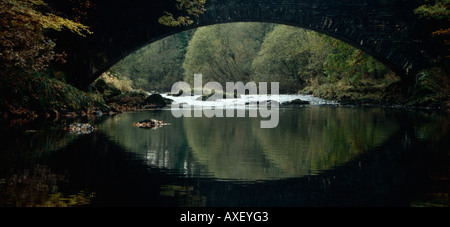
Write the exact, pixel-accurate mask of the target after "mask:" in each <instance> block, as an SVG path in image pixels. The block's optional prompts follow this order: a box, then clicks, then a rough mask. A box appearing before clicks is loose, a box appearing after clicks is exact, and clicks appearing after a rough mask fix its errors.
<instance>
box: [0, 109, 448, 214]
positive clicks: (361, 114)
mask: <svg viewBox="0 0 450 227" xmlns="http://www.w3.org/2000/svg"><path fill="white" fill-rule="evenodd" d="M151 118H154V119H158V120H162V121H164V122H169V123H171V125H168V126H164V127H161V128H158V129H156V130H148V129H142V128H136V127H133V125H132V123H133V122H136V121H140V120H145V119H151ZM448 122H449V121H448V115H445V114H437V113H418V112H409V111H404V110H395V109H379V108H344V107H334V106H310V107H302V108H296V109H280V124H279V125H278V127H277V128H274V129H260V128H259V119H258V118H254V119H252V118H211V119H209V118H174V117H173V116H172V115H171V112H170V110H161V111H145V112H136V113H124V114H120V115H117V116H114V117H109V118H106V119H100V120H99V121H98V122H91V123H93V124H95V125H96V128H97V130H96V131H94V132H93V133H91V134H87V135H66V134H64V133H56V131H55V130H58V127H60V126H57V127H56V129H55V128H52V127H48V125H44V126H43V127H45V128H47V130H46V131H48V132H49V133H33V134H32V135H28V136H26V135H25V136H22V137H17V136H18V135H19V134H20V133H24V132H23V130H21V129H20V130H14V129H10V131H8V132H7V133H3V132H2V135H3V137H5V138H9V137H8V135H9V136H12V137H17V138H22V139H19V140H20V141H17V140H13V139H8V140H5V142H4V144H3V145H4V147H5V150H4V151H2V153H1V154H2V165H1V168H0V193H1V195H2V196H1V198H2V199H1V200H0V205H2V206H14V204H15V205H18V204H19V205H20V204H22V205H24V204H28V205H34V206H36V205H42V204H48V205H51V204H53V205H55V204H66V203H61V201H68V199H67V198H83V203H78V205H85V206H86V205H88V206H412V205H414V206H415V205H441V206H442V205H444V206H448V205H449V203H448V200H447V199H445V198H446V197H445V196H444V197H442V196H441V195H447V194H448V185H449V184H448V183H449V182H448V180H447V178H446V176H448V164H449V163H448V160H449V159H448V146H447V144H446V139H447V138H448V136H449V132H450V130H448V129H449V126H450V125H448ZM11 130H12V131H11ZM37 131H39V130H37ZM51 131H55V132H54V133H51ZM12 132H16V133H12ZM59 132H61V131H60V130H59ZM30 137H31V139H30V140H28V139H27V138H30ZM37 137H39V138H41V139H40V140H36V138H37ZM58 138H60V139H62V140H61V141H62V143H59V142H58V140H59V139H58ZM36 141H39V142H38V143H37V142H36ZM18 143H20V144H21V145H19V144H18ZM31 143H32V144H31ZM26 144H29V145H26ZM45 147H49V148H51V149H50V150H48V151H46V150H47V149H46V148H45ZM22 148H23V149H22ZM33 151H35V152H33ZM30 154H34V155H30ZM24 157H26V158H24ZM19 160H20V161H19ZM36 164H37V165H38V167H39V166H40V167H39V168H37V170H36V168H33V166H36ZM33 169H35V170H33ZM41 170H45V171H44V172H45V174H44V173H43V171H41ZM33 172H36V173H37V174H41V175H39V176H43V175H42V174H44V175H45V176H47V177H46V178H42V177H39V179H47V180H46V181H43V182H41V183H42V184H45V185H48V186H49V188H51V189H52V190H50V191H46V192H45V193H43V192H42V191H36V190H34V189H33V188H34V187H33V186H32V185H34V183H33V182H35V183H36V181H30V182H22V183H21V184H15V185H13V186H14V187H12V186H9V184H8V185H7V184H5V183H3V182H16V181H17V180H16V181H14V180H13V179H18V178H17V176H22V175H23V174H25V173H28V175H33V174H32V173H33ZM22 173H23V174H22ZM34 175H36V174H34ZM23 176H25V175H23ZM30 179H38V178H30ZM11 180H13V181H11ZM16 183H17V182H16ZM42 184H41V185H42ZM28 189H29V190H28ZM46 190H47V189H46ZM41 192H42V193H41ZM74 195H76V196H75V197H74ZM19 198H28V199H27V200H26V201H25V200H19ZM30 198H34V199H37V200H30ZM58 198H59V200H58ZM54 200H55V201H54ZM17 201H20V203H18V202H17ZM33 201H34V202H33ZM36 201H37V202H36ZM43 201H47V202H45V203H44V202H43ZM57 202H59V203H57ZM74 204H75V205H77V203H74Z"/></svg>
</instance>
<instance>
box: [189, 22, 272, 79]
mask: <svg viewBox="0 0 450 227" xmlns="http://www.w3.org/2000/svg"><path fill="white" fill-rule="evenodd" d="M271 29H272V25H270V24H264V23H233V24H219V25H212V26H208V27H202V28H199V29H197V31H196V32H195V34H194V36H193V37H192V39H191V41H190V42H189V46H188V48H187V52H186V56H185V60H184V63H183V69H184V74H185V77H184V79H185V81H187V82H189V83H191V84H192V83H193V77H194V74H196V73H201V74H202V75H203V80H204V81H217V82H219V83H221V84H225V82H229V81H242V82H246V81H248V80H249V78H250V74H251V71H252V68H251V65H252V62H253V59H254V58H255V56H256V55H257V53H258V51H259V48H260V46H261V44H262V42H263V40H264V37H265V34H266V33H267V32H269V31H270V30H271Z"/></svg>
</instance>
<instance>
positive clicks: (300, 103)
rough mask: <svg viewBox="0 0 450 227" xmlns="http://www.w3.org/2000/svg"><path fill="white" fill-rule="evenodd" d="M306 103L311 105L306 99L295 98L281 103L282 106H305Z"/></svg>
mask: <svg viewBox="0 0 450 227" xmlns="http://www.w3.org/2000/svg"><path fill="white" fill-rule="evenodd" d="M304 105H309V101H304V100H301V99H294V100H292V101H289V102H284V103H282V104H281V106H283V107H286V106H304Z"/></svg>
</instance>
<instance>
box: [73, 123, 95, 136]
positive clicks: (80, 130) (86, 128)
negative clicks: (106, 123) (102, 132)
mask: <svg viewBox="0 0 450 227" xmlns="http://www.w3.org/2000/svg"><path fill="white" fill-rule="evenodd" d="M68 131H69V132H70V133H72V134H75V135H83V134H89V133H91V132H93V131H95V127H94V126H92V125H90V124H88V123H73V124H70V125H69V128H68Z"/></svg>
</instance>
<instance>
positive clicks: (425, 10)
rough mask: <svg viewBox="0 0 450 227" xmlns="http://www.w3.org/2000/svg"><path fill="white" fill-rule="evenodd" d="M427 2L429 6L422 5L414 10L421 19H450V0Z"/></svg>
mask: <svg viewBox="0 0 450 227" xmlns="http://www.w3.org/2000/svg"><path fill="white" fill-rule="evenodd" d="M425 2H427V4H424V5H421V6H419V7H418V8H417V9H415V10H414V13H415V14H417V15H418V16H419V17H420V18H427V19H450V0H435V1H429V0H426V1H425ZM430 3H433V4H430Z"/></svg>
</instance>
